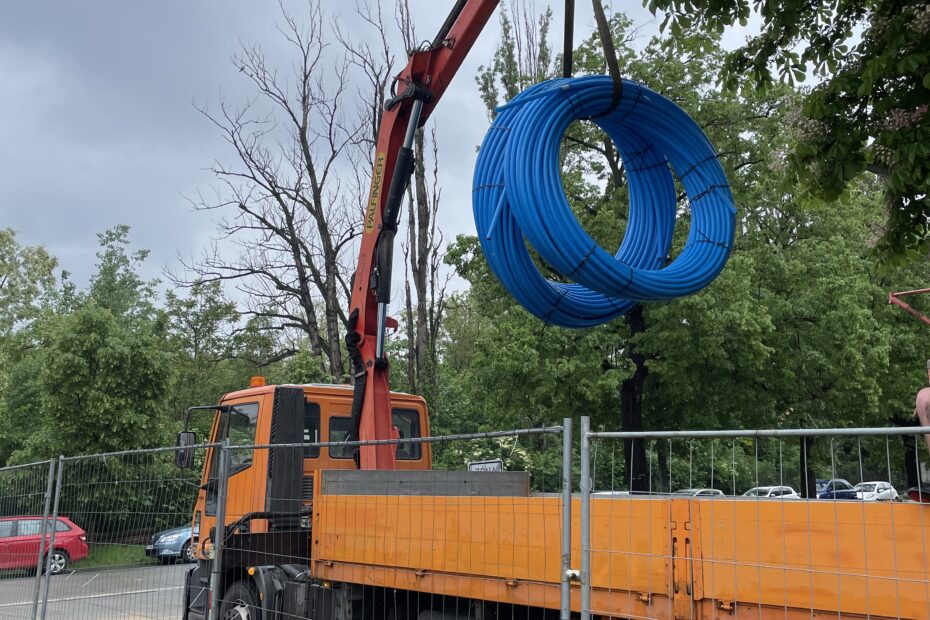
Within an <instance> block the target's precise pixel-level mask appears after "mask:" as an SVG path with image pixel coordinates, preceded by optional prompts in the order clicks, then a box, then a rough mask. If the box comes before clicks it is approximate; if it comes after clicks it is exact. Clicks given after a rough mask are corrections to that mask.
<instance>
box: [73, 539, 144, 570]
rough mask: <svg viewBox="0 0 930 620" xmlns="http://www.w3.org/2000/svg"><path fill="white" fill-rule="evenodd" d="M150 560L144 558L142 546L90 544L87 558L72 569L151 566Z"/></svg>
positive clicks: (75, 564)
mask: <svg viewBox="0 0 930 620" xmlns="http://www.w3.org/2000/svg"><path fill="white" fill-rule="evenodd" d="M153 563H154V560H153V559H152V558H147V557H145V549H144V548H143V547H142V545H117V544H101V543H91V544H90V550H89V551H88V554H87V557H86V558H85V559H83V560H81V561H80V562H75V563H74V568H76V569H84V568H105V567H111V566H138V565H140V564H153Z"/></svg>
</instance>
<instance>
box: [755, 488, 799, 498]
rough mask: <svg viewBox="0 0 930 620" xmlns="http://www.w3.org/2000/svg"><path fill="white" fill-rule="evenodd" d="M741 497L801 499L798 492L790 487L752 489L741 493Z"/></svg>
mask: <svg viewBox="0 0 930 620" xmlns="http://www.w3.org/2000/svg"><path fill="white" fill-rule="evenodd" d="M743 497H758V498H769V499H801V496H800V495H798V492H797V491H795V490H794V489H792V488H791V487H783V486H773V487H753V488H751V489H749V490H748V491H746V492H745V493H743Z"/></svg>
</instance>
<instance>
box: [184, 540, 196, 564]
mask: <svg viewBox="0 0 930 620" xmlns="http://www.w3.org/2000/svg"><path fill="white" fill-rule="evenodd" d="M180 560H181V561H182V562H196V561H197V556H196V555H194V546H193V545H192V544H191V541H187V542H186V543H184V546H183V547H181V558H180Z"/></svg>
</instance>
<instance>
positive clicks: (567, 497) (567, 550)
mask: <svg viewBox="0 0 930 620" xmlns="http://www.w3.org/2000/svg"><path fill="white" fill-rule="evenodd" d="M571 568H572V419H571V418H565V419H564V420H562V585H561V589H562V609H561V618H560V620H570V619H571V614H572V589H571V588H572V584H571V582H570V581H569V571H571Z"/></svg>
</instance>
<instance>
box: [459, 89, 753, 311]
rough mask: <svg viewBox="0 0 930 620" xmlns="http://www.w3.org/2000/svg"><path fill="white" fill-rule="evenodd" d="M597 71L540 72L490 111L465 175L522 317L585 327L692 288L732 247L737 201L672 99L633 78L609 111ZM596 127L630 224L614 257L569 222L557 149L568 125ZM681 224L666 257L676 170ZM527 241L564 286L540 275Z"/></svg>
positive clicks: (492, 259)
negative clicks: (615, 164) (684, 214)
mask: <svg viewBox="0 0 930 620" xmlns="http://www.w3.org/2000/svg"><path fill="white" fill-rule="evenodd" d="M613 88H614V87H613V80H612V79H611V78H610V77H607V76H587V77H581V78H569V79H557V80H549V81H547V82H543V83H541V84H537V85H535V86H532V87H530V88H528V89H527V90H525V91H523V92H522V93H520V94H519V95H517V96H516V97H515V98H514V99H513V100H511V101H510V102H509V103H507V104H506V105H504V106H502V107H501V108H499V110H498V112H499V113H498V116H497V118H496V119H495V121H494V124H493V125H492V126H491V128H490V129H489V130H488V133H487V135H486V136H485V139H484V142H483V143H482V145H481V150H480V152H479V154H478V161H477V164H476V166H475V175H474V180H473V194H472V196H473V197H472V206H473V209H474V215H475V224H476V226H477V230H478V238H479V239H480V241H481V247H482V249H483V250H484V254H485V257H486V258H487V261H488V264H489V265H490V266H491V270H492V271H493V272H494V273H495V274H496V275H497V277H498V278H499V279H500V281H501V283H502V284H503V285H504V287H505V288H506V289H507V290H508V291H510V293H511V294H512V295H513V296H514V297H515V298H516V299H517V301H519V302H520V304H521V305H523V306H524V307H525V308H526V309H527V310H529V311H530V312H531V313H533V314H534V315H536V316H537V317H539V318H540V319H542V320H543V321H545V322H546V323H549V324H553V325H559V326H562V327H590V326H593V325H598V324H601V323H605V322H607V321H609V320H611V319H613V318H615V317H617V316H620V315H622V314H624V313H626V312H628V311H629V310H630V309H631V308H632V307H633V306H634V305H635V304H637V303H639V302H641V301H663V300H668V299H673V298H675V297H681V296H683V295H689V294H691V293H694V292H696V291H698V290H700V289H701V288H703V287H704V286H706V285H707V284H709V283H710V282H711V280H713V279H714V278H715V277H716V276H717V274H719V273H720V270H721V269H723V266H724V264H725V263H726V260H727V258H728V256H729V254H730V249H731V248H732V245H733V234H734V230H735V223H736V208H735V207H734V205H733V197H732V195H731V193H730V187H729V185H728V184H727V180H726V176H725V175H724V173H723V168H722V167H721V166H720V163H719V161H718V160H717V155H716V152H715V151H714V148H713V146H712V145H711V143H710V141H709V140H708V139H707V137H706V136H705V135H704V132H703V131H701V128H700V127H698V125H697V124H696V123H695V122H694V121H693V120H692V119H691V118H690V117H689V116H688V115H687V114H686V113H685V112H684V110H682V109H681V108H679V107H678V106H677V105H675V104H674V103H672V102H671V101H669V100H668V99H666V98H665V97H662V96H661V95H659V94H657V93H655V92H653V91H651V90H649V89H648V88H646V87H644V86H642V85H640V84H637V83H635V82H631V81H629V80H624V81H623V92H622V97H621V99H620V101H619V103H618V104H617V106H616V107H615V108H613V109H611V103H612V98H613V94H614V90H613ZM580 119H586V120H590V121H591V122H593V123H595V124H597V125H598V126H599V127H600V128H601V129H603V130H604V131H605V132H606V133H607V134H608V135H609V136H610V138H611V139H612V140H613V142H614V144H615V145H616V147H617V150H618V151H619V153H620V156H621V158H622V159H623V163H624V169H625V172H626V177H627V183H628V185H629V200H630V208H629V220H628V222H627V228H626V234H625V235H624V238H623V242H622V243H621V244H620V248H619V249H618V250H617V252H616V253H615V254H613V255H611V254H610V253H608V252H607V251H606V250H604V249H603V248H601V247H600V246H598V244H597V243H595V241H594V240H593V239H592V238H591V236H590V235H588V233H587V232H585V230H584V229H583V228H581V226H580V224H579V223H578V221H577V220H576V219H575V216H574V214H573V213H572V210H571V208H570V207H569V204H568V201H567V200H566V198H565V194H564V193H563V191H562V185H561V178H560V169H559V147H560V143H561V140H562V136H563V134H564V133H565V130H566V129H567V128H568V126H569V124H570V123H571V122H572V121H575V120H580ZM672 171H674V172H675V174H676V175H677V178H678V181H679V182H680V183H681V186H682V187H683V188H684V190H685V192H686V194H687V196H688V202H689V204H690V209H691V224H690V230H689V233H688V237H687V241H686V243H685V246H684V249H683V250H682V251H681V253H680V254H679V255H678V256H677V257H675V259H674V260H672V261H671V262H669V252H670V249H671V243H672V234H673V231H674V227H675V212H676V205H677V199H676V187H675V177H673V175H672ZM527 243H528V244H529V245H531V246H532V247H533V249H534V250H535V251H536V252H537V253H538V255H539V256H540V257H541V258H542V259H543V260H544V261H545V262H546V263H547V264H548V265H549V266H550V267H551V268H552V269H554V270H555V271H556V272H558V273H559V274H560V275H562V276H563V277H564V278H565V279H567V280H571V281H572V282H574V283H572V284H567V283H562V282H554V281H552V280H548V279H546V278H545V277H543V275H542V274H541V273H540V272H539V270H538V269H537V268H536V265H535V264H534V263H533V261H532V258H531V256H530V253H529V250H528V249H527Z"/></svg>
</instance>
